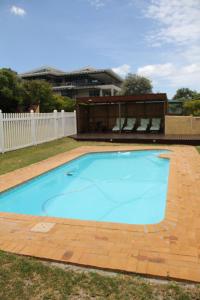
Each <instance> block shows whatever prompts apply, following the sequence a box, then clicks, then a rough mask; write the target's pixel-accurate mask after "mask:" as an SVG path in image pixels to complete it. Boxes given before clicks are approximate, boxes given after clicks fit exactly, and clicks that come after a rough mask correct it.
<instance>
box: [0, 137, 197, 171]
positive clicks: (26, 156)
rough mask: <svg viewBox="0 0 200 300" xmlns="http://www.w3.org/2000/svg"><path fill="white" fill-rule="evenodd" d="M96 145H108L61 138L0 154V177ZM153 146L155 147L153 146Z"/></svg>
mask: <svg viewBox="0 0 200 300" xmlns="http://www.w3.org/2000/svg"><path fill="white" fill-rule="evenodd" d="M97 144H98V145H109V144H110V143H103V142H98V143H97V142H77V141H75V140H73V139H72V138H62V139H59V140H56V141H53V142H48V143H44V144H41V145H38V146H33V147H28V148H24V149H20V150H16V151H11V152H6V153H4V154H0V175H1V174H4V173H7V172H10V171H13V170H16V169H19V168H22V167H25V166H28V165H30V164H33V163H36V162H39V161H41V160H43V159H46V158H48V157H50V156H53V155H56V154H58V153H62V152H65V151H68V150H71V149H74V148H77V147H79V146H83V145H97ZM112 145H117V144H112ZM118 145H119V144H118ZM123 145H124V144H123ZM154 146H156V145H155V144H154ZM197 150H198V151H199V153H200V146H198V147H197Z"/></svg>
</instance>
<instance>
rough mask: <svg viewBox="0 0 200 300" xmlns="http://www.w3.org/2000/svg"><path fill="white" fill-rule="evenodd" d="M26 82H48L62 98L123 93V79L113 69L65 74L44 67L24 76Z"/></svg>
mask: <svg viewBox="0 0 200 300" xmlns="http://www.w3.org/2000/svg"><path fill="white" fill-rule="evenodd" d="M20 77H21V78H23V79H26V80H34V79H37V80H46V81H47V82H49V83H50V84H51V85H52V88H53V91H54V92H55V93H57V94H59V95H62V96H68V97H70V98H73V99H76V98H78V97H92V96H114V95H116V94H117V93H118V92H120V91H121V84H122V82H123V80H122V78H121V77H120V76H119V75H117V74H116V73H115V72H114V71H112V70H111V69H95V68H92V67H86V68H83V69H79V70H75V71H71V72H64V71H61V70H57V69H54V68H51V67H42V68H39V69H35V70H32V71H29V72H26V73H23V74H20Z"/></svg>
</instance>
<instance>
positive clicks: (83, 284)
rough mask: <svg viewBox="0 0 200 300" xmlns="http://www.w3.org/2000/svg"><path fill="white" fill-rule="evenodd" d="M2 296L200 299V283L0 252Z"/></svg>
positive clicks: (149, 299)
mask: <svg viewBox="0 0 200 300" xmlns="http://www.w3.org/2000/svg"><path fill="white" fill-rule="evenodd" d="M0 286H1V289H0V299H3V300H7V299H8V300H11V299H12V300H15V299H23V300H26V299H27V300H31V299H34V300H37V299H73V300H74V299H78V300H81V299H102V300H104V299H108V300H109V299H112V300H115V299H116V300H117V299H119V300H121V299H123V300H126V299H127V300H128V299H137V300H140V299H141V300H154V299H160V300H162V299H166V300H167V299H168V300H170V299H177V300H189V299H193V300H195V299H200V287H199V285H192V286H189V285H184V284H180V283H174V282H169V283H167V284H161V283H159V282H158V281H155V282H149V281H147V280H144V279H142V278H141V277H137V276H133V275H121V274H116V275H114V276H111V275H107V274H106V275H105V274H104V275H101V274H99V273H97V272H89V271H85V272H83V271H80V270H79V271H77V270H76V271H75V270H73V269H70V270H69V269H68V270H65V269H62V268H58V267H54V266H52V265H50V264H49V265H47V264H43V263H42V262H40V261H37V260H34V259H30V258H24V257H19V256H16V255H11V254H7V253H5V252H0Z"/></svg>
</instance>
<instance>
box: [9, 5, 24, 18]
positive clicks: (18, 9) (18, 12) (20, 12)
mask: <svg viewBox="0 0 200 300" xmlns="http://www.w3.org/2000/svg"><path fill="white" fill-rule="evenodd" d="M10 12H11V13H12V14H13V15H16V16H21V17H23V16H24V15H25V14H26V11H25V9H23V8H21V7H18V6H15V5H13V6H11V8H10Z"/></svg>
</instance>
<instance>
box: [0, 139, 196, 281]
mask: <svg viewBox="0 0 200 300" xmlns="http://www.w3.org/2000/svg"><path fill="white" fill-rule="evenodd" d="M142 149H169V150H171V151H172V152H171V153H167V154H162V155H161V156H162V157H164V158H169V159H170V174H169V184H168V195H167V207H166V215H165V219H164V220H163V221H162V222H161V223H159V224H155V225H128V224H118V223H109V222H93V221H81V220H80V221H79V220H70V219H61V218H50V217H37V216H28V215H19V214H14V213H0V249H1V250H4V251H8V252H12V253H16V254H21V255H28V256H34V257H38V258H42V259H48V260H56V261H61V262H66V263H71V264H77V265H82V266H90V267H96V268H102V269H109V270H118V271H126V272H134V273H139V274H143V275H148V276H149V275H150V276H156V277H157V276H158V277H168V278H174V279H181V280H189V281H196V282H200V155H199V153H198V152H197V150H196V149H195V148H194V147H190V146H165V147H164V146H160V147H158V146H156V147H154V146H128V145H126V146H95V147H94V146H91V147H90V146H87V147H80V148H77V149H74V150H71V151H69V152H66V153H62V154H59V155H56V156H54V157H51V158H49V159H47V160H44V161H41V162H39V163H36V164H33V165H31V166H28V167H25V168H22V169H18V170H16V171H13V172H10V173H7V174H4V175H1V176H0V191H4V190H7V189H9V188H11V187H13V186H16V185H18V184H20V183H22V182H25V181H27V180H29V179H31V178H33V177H35V176H37V175H39V174H42V173H43V172H46V171H48V170H51V169H52V168H55V167H57V166H59V165H61V164H63V163H65V162H67V161H70V160H71V159H73V158H76V157H78V156H80V155H83V154H85V153H88V152H100V151H113V150H114V151H120V150H142Z"/></svg>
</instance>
